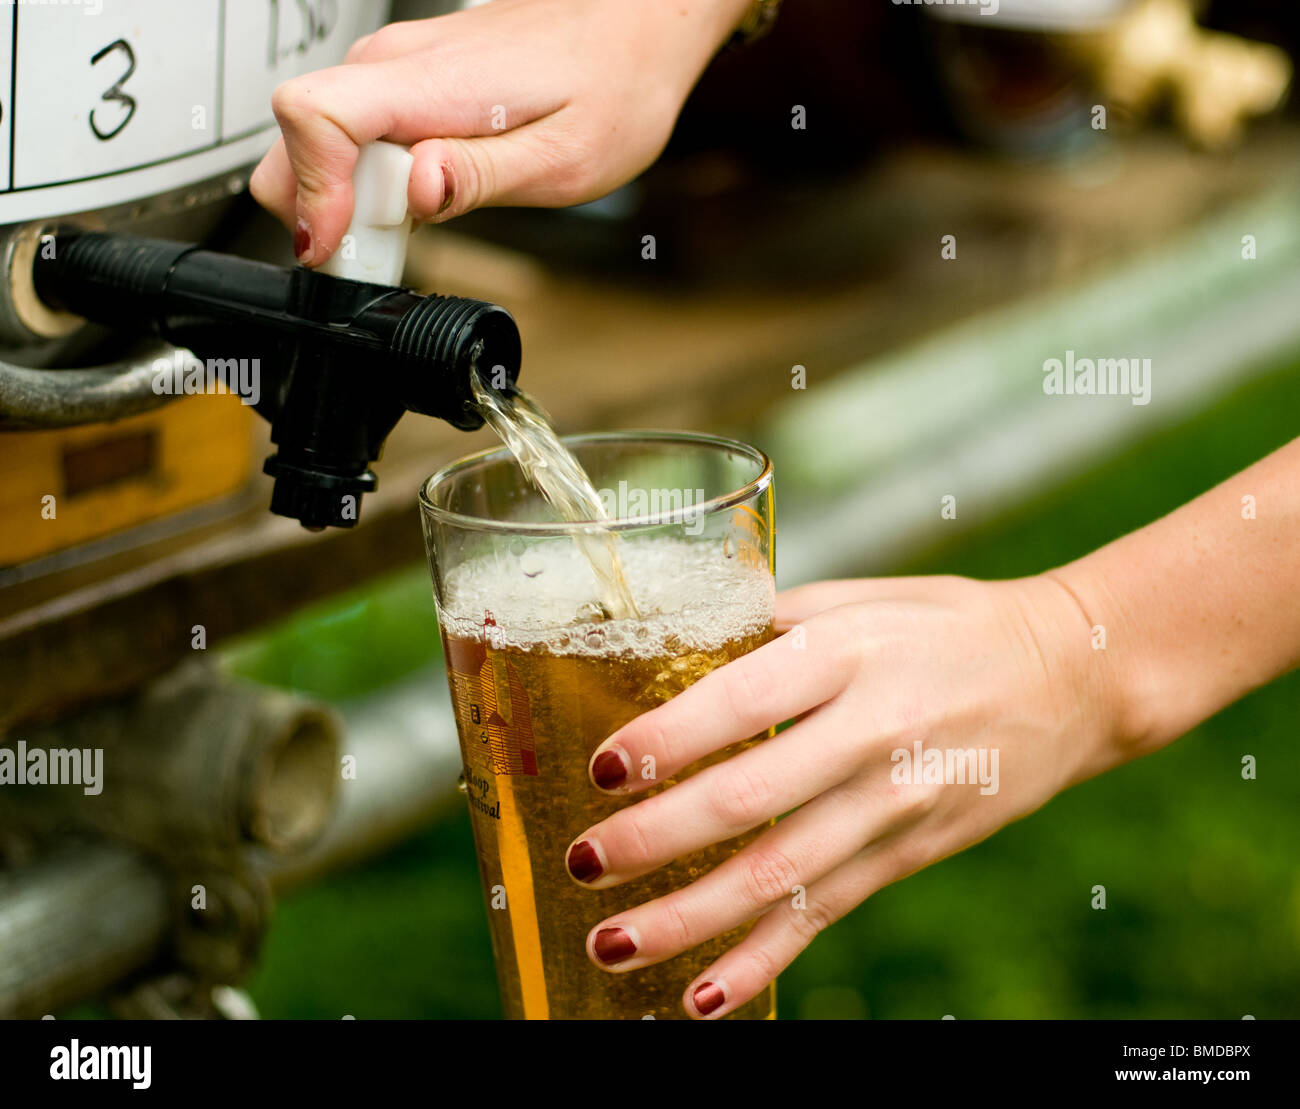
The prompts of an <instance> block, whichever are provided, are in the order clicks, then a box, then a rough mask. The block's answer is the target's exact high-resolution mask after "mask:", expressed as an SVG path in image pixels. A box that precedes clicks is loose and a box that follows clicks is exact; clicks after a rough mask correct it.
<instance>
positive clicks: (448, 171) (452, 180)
mask: <svg viewBox="0 0 1300 1109" xmlns="http://www.w3.org/2000/svg"><path fill="white" fill-rule="evenodd" d="M455 199H456V171H455V170H454V169H452V168H451V163H450V162H443V163H442V205H441V207H439V209H438V215H442V213H443V212H445V211H446V210H447V209H448V208H450V207H451V202H452V201H453V200H455Z"/></svg>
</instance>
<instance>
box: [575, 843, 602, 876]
mask: <svg viewBox="0 0 1300 1109" xmlns="http://www.w3.org/2000/svg"><path fill="white" fill-rule="evenodd" d="M568 866H569V873H570V874H572V875H573V876H574V877H575V878H577V879H578V881H579V882H590V881H592V880H593V879H596V878H599V877H600V875H601V871H602V870H604V867H602V866H601V865H600V857H599V856H598V855H597V854H596V849H595V848H594V847H592V846H591V844H590V843H588V842H587V841H586V840H585V839H583V840H579V841H578V842H577V843H575V844H574V845H573V846H572V847H570V848H569V859H568Z"/></svg>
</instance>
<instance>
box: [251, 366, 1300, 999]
mask: <svg viewBox="0 0 1300 1109" xmlns="http://www.w3.org/2000/svg"><path fill="white" fill-rule="evenodd" d="M1297 412H1300V365H1291V366H1287V367H1285V368H1284V369H1282V370H1281V371H1279V372H1277V373H1275V374H1272V375H1270V376H1268V377H1266V378H1262V379H1259V380H1257V381H1256V382H1254V383H1252V384H1251V385H1250V386H1249V387H1247V388H1245V389H1244V390H1243V391H1241V392H1240V393H1238V394H1236V395H1234V396H1232V397H1231V398H1229V399H1227V400H1225V401H1223V402H1221V403H1219V404H1218V405H1216V406H1215V407H1214V409H1213V410H1211V411H1209V412H1207V413H1206V414H1204V415H1203V416H1201V417H1199V418H1197V419H1195V420H1194V421H1192V422H1190V423H1188V424H1186V425H1184V426H1182V427H1179V428H1177V429H1175V430H1171V431H1168V432H1165V433H1162V434H1160V435H1157V436H1155V437H1153V438H1151V439H1149V440H1147V441H1145V442H1142V443H1140V444H1138V445H1135V446H1133V447H1131V448H1130V449H1127V450H1125V451H1123V452H1121V453H1118V454H1116V455H1115V456H1113V457H1112V458H1110V459H1109V460H1108V461H1107V462H1106V463H1105V464H1104V465H1103V466H1101V467H1100V468H1098V469H1096V470H1093V471H1091V472H1089V473H1086V474H1080V475H1079V476H1078V477H1077V478H1076V479H1075V480H1073V481H1072V482H1070V483H1069V484H1068V485H1067V486H1065V487H1064V488H1062V487H1059V486H1058V487H1054V488H1052V489H1050V490H1044V493H1043V495H1042V497H1041V498H1039V500H1038V501H1037V502H1036V503H1033V504H1029V505H1026V506H1024V507H1022V508H1021V509H1019V510H1017V511H1016V512H1015V513H1014V514H1013V515H1011V516H1009V517H1007V518H1004V519H1001V520H998V521H990V522H989V523H988V524H987V525H985V526H982V527H978V528H977V529H975V530H973V531H971V530H968V531H965V532H963V533H962V535H961V537H960V538H959V539H957V540H955V541H954V542H953V543H952V544H950V545H948V546H945V547H942V548H939V549H936V550H932V551H928V552H925V553H924V554H923V555H920V556H918V557H916V558H915V559H913V560H911V561H910V562H909V563H908V564H907V565H906V566H900V567H899V568H898V569H899V571H900V572H906V573H937V572H943V573H961V574H968V575H973V576H978V577H1011V576H1017V575H1021V574H1028V573H1033V572H1036V571H1039V570H1042V569H1045V568H1047V567H1049V566H1052V565H1057V564H1060V563H1061V562H1064V561H1068V560H1070V559H1072V558H1074V557H1077V556H1079V555H1081V554H1083V553H1085V552H1086V551H1088V550H1091V549H1093V548H1094V547H1096V546H1099V545H1100V544H1102V543H1105V542H1107V541H1109V540H1111V539H1113V538H1115V537H1116V536H1118V535H1120V534H1122V533H1124V532H1126V531H1129V530H1131V529H1133V528H1135V527H1138V526H1140V525H1142V524H1145V523H1147V522H1149V521H1151V520H1153V519H1155V518H1157V517H1158V516H1160V515H1162V514H1164V513H1165V512H1168V511H1170V510H1171V509H1173V508H1174V507H1176V506H1177V505H1178V504H1181V503H1182V502H1184V501H1186V500H1188V499H1190V498H1191V497H1193V496H1195V495H1197V494H1199V493H1201V492H1202V491H1204V490H1205V489H1207V488H1209V487H1210V486H1211V485H1213V484H1214V483H1215V482H1217V481H1220V480H1222V479H1223V478H1225V477H1227V476H1228V475H1229V474H1231V473H1233V472H1235V471H1236V470H1239V469H1241V468H1243V467H1245V466H1247V465H1249V464H1250V463H1251V462H1253V461H1255V460H1257V459H1258V458H1260V457H1262V456H1263V455H1264V454H1266V453H1267V452H1268V451H1270V450H1273V449H1274V448H1276V447H1278V446H1280V445H1281V444H1283V443H1284V442H1286V441H1287V440H1289V439H1290V438H1291V437H1293V436H1294V435H1295V434H1296V426H1295V414H1296V413H1297ZM1279 603H1292V602H1291V599H1288V598H1279ZM436 651H437V644H436V633H435V631H434V627H433V617H432V608H431V603H430V601H429V590H428V585H427V582H426V580H425V576H424V570H423V568H420V569H419V570H418V571H412V572H411V573H410V574H403V575H401V576H399V577H397V578H394V579H391V580H389V581H388V582H386V583H384V584H382V585H381V586H380V587H379V588H377V589H373V590H368V591H366V592H364V593H362V594H358V595H357V596H355V597H353V598H350V599H348V601H347V602H346V603H345V604H344V605H343V606H342V607H341V608H339V607H337V606H336V607H335V608H334V609H332V610H330V612H329V614H328V615H326V616H325V617H324V618H321V615H320V613H317V614H315V616H314V618H304V619H300V620H298V621H296V622H295V623H294V624H293V625H290V626H289V627H287V628H285V629H282V630H281V631H280V632H278V633H276V634H275V635H272V636H271V637H269V638H267V639H264V640H262V641H259V642H258V643H256V644H253V645H247V646H245V647H244V648H242V649H241V651H240V652H239V653H238V654H237V657H236V659H235V662H236V665H237V667H238V668H239V669H240V670H241V671H242V672H244V673H247V674H250V675H252V676H256V677H259V678H262V679H263V680H274V681H279V682H282V683H284V684H288V685H292V686H294V687H295V688H299V689H307V690H312V691H314V692H318V693H324V694H327V695H331V696H341V695H344V694H345V693H350V692H356V691H358V690H359V689H361V688H363V687H366V686H368V685H371V684H377V683H378V682H379V681H380V680H387V679H391V678H393V677H395V676H396V675H397V674H398V673H401V672H405V671H406V670H409V669H412V668H415V667H417V666H421V665H425V664H427V663H428V662H429V661H430V660H431V659H432V658H433V656H434V654H436ZM431 680H440V675H438V676H434V675H432V674H431ZM1297 705H1300V674H1293V675H1291V676H1289V677H1287V678H1284V679H1282V680H1281V681H1278V682H1276V683H1274V684H1273V685H1271V686H1269V687H1268V688H1266V689H1263V690H1260V691H1258V692H1257V693H1255V694H1252V695H1251V696H1249V697H1247V698H1245V699H1244V700H1243V701H1241V702H1239V703H1238V704H1236V705H1234V706H1232V707H1231V708H1229V709H1228V710H1226V711H1224V712H1222V713H1220V714H1219V715H1218V716H1216V717H1215V718H1214V719H1212V720H1210V721H1208V722H1206V723H1205V724H1204V725H1202V726H1201V727H1199V728H1197V729H1195V730H1194V731H1193V732H1191V733H1190V734H1189V735H1187V736H1186V737H1185V738H1183V739H1182V740H1180V741H1179V742H1178V743H1176V744H1174V745H1172V746H1171V747H1170V748H1168V749H1166V750H1165V751H1163V752H1161V753H1160V754H1158V755H1155V756H1152V757H1150V758H1148V759H1145V760H1142V761H1141V762H1138V763H1136V764H1133V765H1131V766H1128V767H1124V768H1121V769H1120V770H1118V771H1115V772H1112V773H1111V774H1109V775H1106V776H1105V777H1103V778H1100V779H1096V780H1094V781H1092V782H1088V783H1085V784H1084V785H1082V786H1079V787H1076V788H1075V789H1073V790H1071V791H1069V792H1068V793H1066V794H1064V795H1062V796H1061V797H1059V798H1057V799H1056V800H1054V801H1052V802H1051V803H1049V804H1048V805H1046V806H1045V807H1044V808H1043V809H1041V810H1040V811H1039V812H1037V813H1035V814H1033V815H1032V816H1030V817H1028V818H1027V819H1025V820H1022V821H1020V822H1019V823H1017V824H1015V825H1012V826H1011V827H1009V828H1007V829H1004V830H1003V831H1001V832H999V833H998V834H997V835H995V836H993V837H992V838H991V839H989V840H986V841H985V842H984V843H983V844H980V845H978V846H977V847H974V848H972V849H970V850H968V851H966V852H964V853H962V854H960V855H957V856H955V857H954V858H951V859H948V860H946V861H944V862H942V863H940V864H938V865H935V866H932V867H930V868H929V869H927V870H925V871H923V872H921V873H920V874H917V875H915V876H913V877H912V878H909V879H907V880H906V881H904V882H902V883H900V884H898V885H896V886H894V887H891V888H889V889H886V890H884V891H882V892H880V893H879V894H877V895H876V896H875V897H873V898H871V899H870V900H869V901H868V902H867V903H866V904H864V905H862V906H860V907H859V908H858V909H857V910H856V911H855V912H853V913H852V914H850V915H849V916H848V917H847V918H845V919H844V920H843V921H841V922H840V923H838V924H837V925H835V926H834V927H833V928H831V929H829V930H828V931H827V932H826V933H825V934H824V935H822V936H821V937H819V938H818V939H817V941H816V942H815V943H814V944H813V945H812V947H811V948H810V949H809V950H808V951H807V952H806V953H805V954H804V955H803V956H801V957H800V958H799V959H798V960H797V961H796V962H795V964H794V965H793V966H792V967H791V968H790V969H789V970H788V971H787V972H786V973H785V974H784V975H783V976H782V978H781V984H780V987H779V997H780V1010H781V1015H782V1016H783V1017H784V1018H792V1017H804V1018H809V1017H812V1018H830V1017H849V1018H860V1017H877V1018H879V1017H915V1018H929V1019H934V1018H937V1017H939V1016H942V1015H943V1014H946V1013H951V1014H953V1015H955V1016H956V1017H957V1018H958V1019H963V1018H979V1017H993V1018H1013V1017H1029V1018H1034V1017H1066V1018H1098V1017H1126V1018H1134V1017H1188V1018H1190V1017H1223V1018H1228V1019H1235V1018H1239V1017H1240V1016H1242V1015H1244V1014H1246V1013H1250V1014H1253V1015H1255V1016H1257V1017H1260V1018H1266V1017H1292V1018H1294V1017H1297V1016H1300V859H1298V853H1297V850H1296V843H1297V841H1298V840H1300V816H1298V815H1297V805H1296V802H1297V794H1298V792H1300V786H1298V785H1297V782H1298V781H1300V779H1298V778H1297V775H1296V772H1295V770H1296V759H1297V741H1296V727H1295V723H1294V719H1295V715H1296V707H1297ZM1243 754H1252V755H1255V756H1256V758H1257V759H1258V770H1259V778H1258V780H1257V781H1243V780H1242V778H1241V766H1240V760H1241V756H1242V755H1243ZM472 843H473V841H472V836H471V834H470V826H469V818H468V814H467V812H466V811H465V810H463V809H457V811H456V814H455V816H454V817H451V818H449V819H448V820H446V821H445V822H443V823H441V824H439V825H438V826H436V827H434V828H432V829H430V830H429V831H427V832H426V833H425V834H423V835H421V836H420V837H418V838H416V839H414V840H412V841H410V842H408V843H407V844H405V845H403V846H402V847H401V848H399V849H398V850H396V851H393V852H392V853H390V854H389V855H388V856H387V857H385V858H383V859H381V860H378V861H376V862H374V863H372V864H369V865H367V866H366V867H364V868H358V869H354V870H352V871H349V872H347V873H343V874H340V875H337V876H336V877H334V878H332V879H331V880H329V881H328V882H326V883H324V884H322V885H319V886H317V887H315V888H312V889H309V890H304V891H302V892H299V893H297V894H295V895H293V896H291V897H289V898H288V899H287V900H286V901H285V902H284V903H283V904H282V905H281V906H280V909H279V913H278V916H277V919H276V921H275V924H274V926H273V927H272V930H271V933H270V936H269V938H268V942H267V945H266V950H265V954H264V958H263V962H262V967H261V970H260V971H259V973H258V974H257V975H256V977H255V978H254V980H253V982H252V985H251V989H252V993H253V996H254V998H255V999H256V1000H257V1002H258V1004H259V1006H260V1007H261V1010H262V1012H263V1014H264V1015H265V1016H268V1017H324V1018H333V1019H337V1018H338V1017H340V1016H342V1015H343V1014H345V1013H351V1014H353V1015H355V1016H357V1017H359V1018H366V1017H371V1018H375V1017H491V1016H496V1015H498V1014H499V1011H500V1010H499V1005H498V1002H497V998H496V987H495V980H494V976H493V972H492V960H491V949H490V946H489V943H488V937H487V926H486V919H485V909H484V907H483V901H482V896H481V893H480V891H479V887H478V876H477V870H476V865H475V859H474V851H473V845H472ZM1094 885H1104V886H1105V887H1106V893H1107V906H1108V907H1107V908H1106V909H1105V911H1096V910H1093V909H1092V908H1091V900H1092V887H1093V886H1094Z"/></svg>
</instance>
